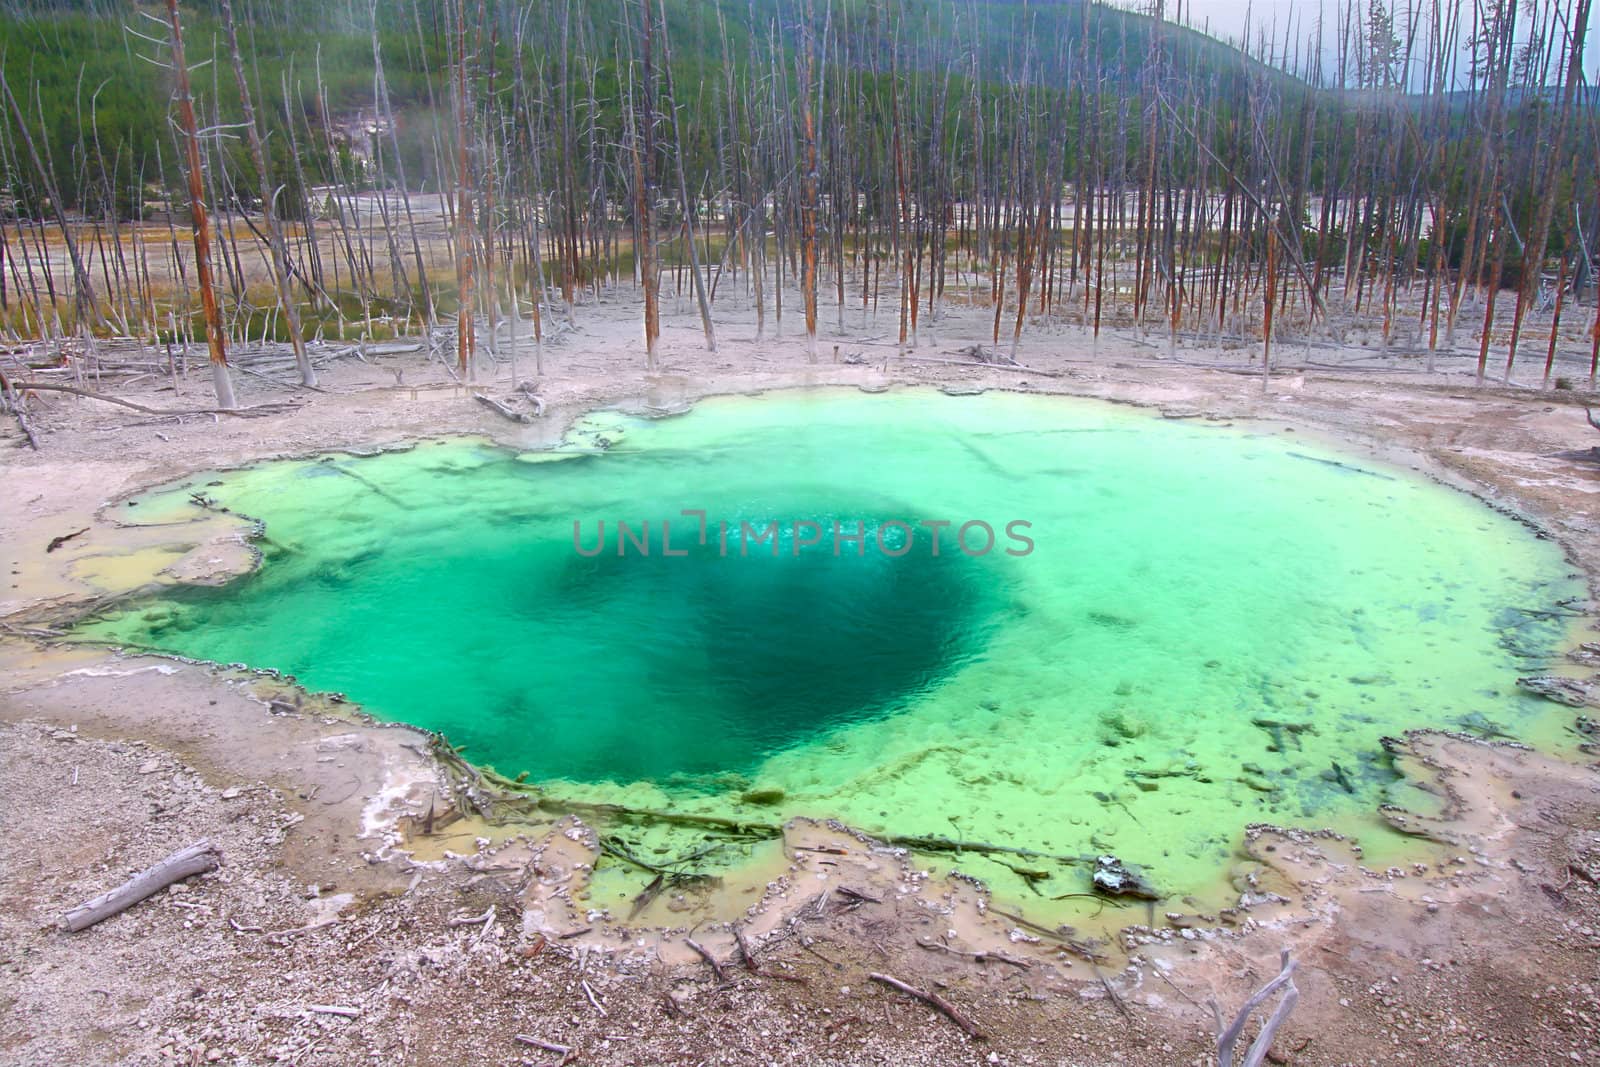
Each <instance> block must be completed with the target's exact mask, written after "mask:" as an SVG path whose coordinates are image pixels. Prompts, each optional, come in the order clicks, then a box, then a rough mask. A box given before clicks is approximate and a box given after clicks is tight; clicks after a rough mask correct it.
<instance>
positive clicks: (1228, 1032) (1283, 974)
mask: <svg viewBox="0 0 1600 1067" xmlns="http://www.w3.org/2000/svg"><path fill="white" fill-rule="evenodd" d="M1280 959H1281V961H1282V970H1280V971H1279V972H1278V976H1277V977H1276V978H1274V979H1273V980H1272V981H1270V982H1268V983H1267V984H1266V985H1264V986H1262V987H1261V988H1260V989H1258V990H1257V991H1256V992H1255V993H1254V994H1253V995H1252V996H1251V997H1250V999H1249V1000H1247V1001H1245V1002H1244V1005H1243V1006H1242V1007H1241V1008H1240V1009H1239V1014H1238V1015H1237V1016H1235V1017H1234V1020H1233V1022H1232V1023H1230V1024H1229V1025H1228V1026H1227V1027H1224V1026H1223V1025H1222V1009H1221V1008H1219V1007H1217V1002H1216V1001H1215V1000H1213V1001H1212V1002H1211V1014H1212V1016H1213V1017H1214V1018H1215V1019H1216V1022H1217V1067H1233V1046H1234V1045H1235V1044H1236V1043H1238V1040H1239V1035H1240V1034H1241V1033H1243V1032H1244V1026H1245V1023H1247V1022H1249V1021H1250V1013H1251V1012H1253V1011H1255V1010H1256V1009H1257V1008H1258V1007H1260V1006H1261V1005H1262V1004H1263V1003H1264V1002H1265V1001H1266V999H1267V998H1268V997H1270V996H1272V994H1273V993H1275V992H1276V991H1277V990H1278V989H1279V988H1282V989H1283V999H1281V1000H1279V1001H1278V1007H1277V1008H1276V1009H1275V1010H1274V1011H1273V1013H1272V1014H1271V1015H1270V1016H1268V1017H1267V1021H1266V1022H1265V1023H1263V1024H1262V1026H1261V1032H1260V1033H1259V1034H1257V1035H1256V1039H1255V1041H1253V1042H1252V1043H1251V1045H1250V1050H1249V1051H1248V1052H1246V1053H1245V1055H1244V1060H1243V1061H1242V1062H1241V1063H1240V1065H1239V1067H1261V1061H1262V1060H1264V1059H1266V1057H1267V1052H1268V1051H1269V1050H1270V1049H1271V1048H1272V1038H1273V1036H1274V1035H1275V1034H1277V1032H1278V1027H1280V1026H1282V1025H1283V1021H1284V1020H1285V1019H1287V1018H1288V1017H1289V1013H1290V1012H1291V1011H1293V1010H1294V1006H1295V1003H1296V1002H1297V1001H1299V999H1300V991H1299V990H1298V989H1296V988H1295V986H1294V966H1295V964H1294V959H1293V957H1291V956H1290V955H1289V950H1288V949H1284V950H1283V955H1282V956H1281V957H1280Z"/></svg>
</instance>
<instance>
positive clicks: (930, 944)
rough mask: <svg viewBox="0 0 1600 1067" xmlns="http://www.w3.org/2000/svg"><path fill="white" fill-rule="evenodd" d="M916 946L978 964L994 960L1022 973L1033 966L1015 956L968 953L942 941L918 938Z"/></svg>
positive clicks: (980, 952)
mask: <svg viewBox="0 0 1600 1067" xmlns="http://www.w3.org/2000/svg"><path fill="white" fill-rule="evenodd" d="M917 944H919V945H921V946H922V947H923V948H925V949H928V950H929V951H930V952H948V953H949V954H950V955H952V956H965V957H966V958H967V959H969V960H976V961H978V962H979V963H988V962H989V961H990V960H994V961H995V962H996V963H1009V964H1011V966H1013V967H1017V968H1020V969H1022V970H1024V971H1027V970H1031V969H1032V968H1033V964H1031V963H1029V962H1028V961H1027V960H1019V959H1017V957H1015V956H1007V955H1006V954H1005V953H1004V952H983V951H978V952H968V951H966V950H965V949H959V948H952V947H951V946H949V945H947V944H945V943H944V942H943V941H929V940H926V939H924V938H920V937H919V938H917Z"/></svg>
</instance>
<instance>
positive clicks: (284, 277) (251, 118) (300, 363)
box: [221, 0, 317, 385]
mask: <svg viewBox="0 0 1600 1067" xmlns="http://www.w3.org/2000/svg"><path fill="white" fill-rule="evenodd" d="M221 8H222V25H223V29H224V30H226V31H227V35H228V55H229V57H230V58H231V59H232V60H233V76H234V80H235V81H236V82H237V84H238V86H239V106H240V108H242V109H243V111H244V128H245V139H246V141H247V142H248V143H249V145H250V158H251V161H252V162H254V163H255V167H256V179H257V182H258V188H259V195H260V198H261V217H262V218H263V219H264V220H265V221H266V224H267V241H268V243H269V244H270V245H271V246H272V279H273V281H274V282H276V283H277V287H278V307H279V308H280V309H281V310H282V311H283V318H284V322H285V323H286V324H287V325H288V327H289V343H290V344H291V345H292V346H293V347H294V365H295V369H296V370H297V371H299V372H300V384H301V385H316V384H317V372H316V371H315V370H314V369H313V368H312V366H311V357H310V356H308V355H306V339H305V334H304V332H303V331H302V329H301V326H300V305H299V303H298V302H297V301H296V300H295V298H294V291H293V288H292V285H291V282H290V268H289V248H288V245H287V243H286V242H285V241H284V237H283V223H282V222H280V221H279V219H278V213H277V211H275V210H274V209H273V200H274V199H275V197H274V195H273V190H272V177H271V173H270V172H269V171H268V170H267V154H266V151H265V149H264V148H263V147H262V143H261V129H260V127H259V126H258V125H257V123H256V109H255V103H254V102H253V101H252V99H251V97H250V83H249V81H248V80H247V79H246V78H245V76H244V59H243V58H242V57H241V56H240V55H239V32H238V29H237V27H235V25H234V19H233V0H221Z"/></svg>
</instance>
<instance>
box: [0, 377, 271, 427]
mask: <svg viewBox="0 0 1600 1067" xmlns="http://www.w3.org/2000/svg"><path fill="white" fill-rule="evenodd" d="M11 384H12V386H13V387H14V388H17V389H32V390H42V391H44V392H50V393H70V394H71V395H73V396H81V397H85V398H87V399H89V400H100V401H103V402H104V403H107V404H115V405H117V406H118V407H123V408H129V409H130V410H133V411H137V412H139V413H140V414H142V415H165V416H168V417H171V416H175V415H232V416H233V417H234V418H237V419H254V418H259V417H260V416H262V415H276V414H278V413H280V412H284V411H298V410H299V408H300V405H298V404H286V403H278V404H256V405H254V406H252V407H247V408H185V409H170V408H151V407H146V406H145V405H143V404H135V403H134V402H133V401H131V400H123V399H122V398H121V397H116V396H107V395H106V394H105V393H96V392H93V391H91V390H88V389H78V388H74V387H73V386H70V385H52V384H51V383H49V382H12V383H11Z"/></svg>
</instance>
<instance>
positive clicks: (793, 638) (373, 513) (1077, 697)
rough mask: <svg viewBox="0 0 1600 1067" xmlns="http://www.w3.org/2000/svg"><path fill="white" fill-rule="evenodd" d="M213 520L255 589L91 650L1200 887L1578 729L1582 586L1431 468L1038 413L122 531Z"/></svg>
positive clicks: (622, 441) (413, 472) (388, 489)
mask: <svg viewBox="0 0 1600 1067" xmlns="http://www.w3.org/2000/svg"><path fill="white" fill-rule="evenodd" d="M199 507H206V508H211V509H215V508H227V509H230V510H231V511H232V512H234V513H238V514H241V515H247V516H251V517H253V518H255V519H257V520H260V522H261V523H262V524H264V535H263V537H262V539H261V541H260V542H259V544H260V547H261V550H262V554H263V559H262V564H261V566H260V567H259V569H258V570H257V571H256V572H255V573H253V574H251V575H249V576H247V577H244V578H241V579H238V580H236V581H234V582H231V583H229V584H227V585H225V586H223V587H220V588H195V587H177V588H172V589H169V590H167V591H165V592H163V593H162V594H161V595H160V596H159V597H156V598H153V599H149V600H146V601H142V602H139V603H136V604H133V605H131V606H125V607H124V608H123V609H122V610H120V611H119V612H118V613H116V614H112V615H108V616H105V617H102V618H100V619H97V620H95V621H93V622H91V623H90V624H88V625H87V626H85V627H84V628H83V632H84V633H85V634H87V635H89V636H93V637H97V638H102V639H108V640H113V641H117V642H122V643H128V644H134V645H139V646H144V647H152V648H157V649H162V650H167V651H171V652H175V653H180V654H183V655H186V656H192V657H197V658H201V659H209V660H216V661H220V662H240V663H245V664H249V665H251V666H254V667H271V668H276V669H279V670H282V671H284V672H286V673H289V674H293V675H295V676H296V677H297V678H298V679H299V680H300V681H301V682H302V683H304V684H306V685H308V686H310V687H312V688H315V689H323V690H335V691H341V692H344V693H346V694H348V695H349V696H350V697H351V698H352V699H354V700H356V701H358V702H360V703H361V704H362V705H364V706H365V707H366V708H367V709H368V710H370V711H372V712H373V713H374V714H377V715H380V716H383V717H386V718H392V719H396V720H401V721H405V722H410V723H414V724H417V725H420V726H424V727H428V728H430V729H435V730H441V731H443V732H444V733H445V734H446V735H447V736H448V737H449V738H450V739H451V740H452V741H454V742H456V743H458V744H462V745H464V746H466V749H467V754H468V756H469V758H472V759H475V760H477V761H479V762H481V763H486V764H492V765H493V766H494V767H496V768H497V769H498V770H500V771H501V772H503V773H505V774H508V775H516V774H519V773H522V772H526V773H528V774H529V775H530V777H531V778H532V780H535V781H539V782H545V783H549V784H550V785H551V787H552V788H553V789H557V790H560V791H563V792H567V793H582V794H583V795H585V796H587V797H589V798H591V799H599V800H609V801H616V802H620V803H627V804H633V805H636V806H640V807H653V808H658V807H676V808H679V809H684V810H690V811H703V812H708V813H721V814H730V813H742V814H743V815H744V816H746V817H754V816H756V815H758V814H759V816H760V817H761V818H763V819H773V818H777V817H780V816H784V815H790V814H814V815H828V816H837V817H839V818H842V819H844V820H846V821H848V822H850V823H852V824H855V825H859V826H863V827H866V828H870V829H876V830H882V831H886V832H897V833H904V834H931V835H947V836H950V837H958V838H965V839H977V840H985V841H991V842H996V843H1001V844H1006V845H1014V846H1018V847H1022V848H1034V849H1040V850H1044V851H1048V852H1054V853H1070V854H1081V853H1091V852H1100V851H1107V850H1109V851H1115V852H1116V853H1118V854H1119V855H1121V856H1123V857H1124V858H1127V859H1130V860H1136V861H1142V862H1144V863H1146V864H1148V865H1149V867H1150V868H1151V870H1152V871H1153V872H1154V873H1155V875H1156V877H1157V878H1158V880H1159V881H1160V882H1161V884H1162V885H1163V887H1164V888H1166V889H1168V890H1171V891H1174V892H1182V891H1185V890H1187V889H1193V888H1196V887H1200V886H1204V885H1206V884H1208V883H1210V882H1211V881H1212V880H1213V879H1214V878H1215V877H1216V875H1217V874H1218V872H1219V871H1220V870H1221V869H1223V867H1224V866H1225V865H1226V863H1227V862H1228V860H1229V858H1230V856H1231V854H1232V847H1233V845H1234V843H1235V842H1236V841H1237V839H1238V835H1239V831H1240V830H1241V828H1242V827H1243V826H1244V825H1245V824H1246V823H1248V822H1254V821H1272V822H1281V823H1289V824H1301V825H1308V824H1310V825H1318V826H1321V825H1334V826H1339V827H1343V828H1346V829H1352V828H1354V829H1363V828H1365V829H1366V830H1367V832H1368V833H1369V834H1375V833H1376V829H1375V825H1374V824H1372V823H1371V822H1370V819H1371V812H1372V811H1373V810H1374V809H1375V808H1376V806H1377V805H1378V804H1379V803H1381V802H1383V801H1384V800H1386V799H1388V798H1389V791H1390V789H1391V787H1392V786H1393V785H1394V782H1395V775H1394V773H1393V771H1392V770H1391V769H1390V768H1389V766H1388V765H1387V763H1386V761H1385V757H1384V753H1383V750H1382V748H1381V745H1380V738H1382V737H1383V736H1384V735H1387V734H1395V733H1398V732H1400V731H1403V730H1405V729H1409V728H1413V727H1446V728H1452V729H1468V730H1475V731H1477V732H1480V733H1489V734H1502V733H1503V734H1505V735H1511V736H1517V737H1520V738H1523V739H1527V740H1533V741H1548V740H1549V739H1551V738H1552V737H1554V736H1555V733H1556V731H1557V730H1558V729H1559V726H1558V721H1559V712H1558V711H1553V710H1552V706H1551V705H1548V704H1545V703H1543V702H1540V701H1536V700H1533V699H1531V698H1528V697H1525V696H1522V695H1520V694H1519V693H1518V692H1517V691H1516V689H1515V678H1516V676H1517V675H1518V674H1519V673H1528V671H1529V670H1530V665H1532V666H1533V667H1535V668H1536V666H1537V665H1538V664H1539V663H1541V662H1543V661H1545V660H1547V659H1549V658H1551V657H1552V656H1553V655H1554V654H1555V653H1556V651H1557V650H1558V648H1559V646H1560V645H1561V643H1562V641H1563V640H1564V639H1565V636H1566V634H1565V627H1564V622H1565V619H1564V618H1563V613H1562V612H1560V611H1557V610H1553V609H1554V608H1555V607H1556V605H1558V604H1560V603H1561V602H1562V601H1563V600H1564V599H1565V598H1568V597H1573V596H1578V595H1581V594H1582V592H1583V588H1582V585H1581V583H1580V582H1579V581H1578V580H1577V578H1576V576H1574V575H1573V574H1571V573H1570V571H1571V568H1570V567H1569V566H1568V565H1567V564H1566V562H1565V561H1564V560H1563V558H1562V556H1561V554H1560V552H1559V550H1558V549H1557V548H1556V547H1555V546H1554V545H1553V544H1551V543H1550V542H1548V541H1544V540H1540V539H1538V538H1537V537H1535V536H1534V535H1533V534H1532V533H1531V532H1530V531H1529V530H1528V529H1526V528H1524V527H1523V526H1522V525H1520V524H1518V523H1517V522H1515V521H1513V520H1512V519H1510V518H1507V517H1505V516H1502V515H1500V514H1497V513H1495V512H1493V511H1491V510H1490V509H1488V508H1486V507H1484V506H1483V505H1482V504H1480V503H1479V502H1477V501H1475V500H1473V499H1471V498H1470V497H1468V496H1466V495H1464V494H1460V493H1457V492H1454V491H1451V490H1448V489H1445V488H1442V487H1439V486H1437V485H1434V484H1432V483H1430V482H1428V481H1427V480H1425V479H1422V478H1419V477H1416V476H1415V475H1413V474H1411V473H1409V472H1404V471H1401V470H1397V469H1390V468H1385V467H1381V466H1379V465H1376V464H1373V463H1370V462H1367V461H1364V460H1360V459H1355V458H1352V457H1349V456H1345V455H1341V454H1339V453H1336V452H1333V451H1330V450H1328V449H1327V448H1326V447H1323V446H1319V445H1313V444H1309V443H1307V442H1305V441H1303V440H1299V439H1298V438H1297V435H1295V434H1292V433H1265V432H1256V431H1252V430H1249V429H1240V428H1230V427H1222V426H1214V425H1207V424H1204V423H1201V422H1197V421H1167V420H1161V419H1157V418H1153V417H1151V416H1149V415H1148V414H1144V413H1139V412H1134V411H1129V410H1125V409H1119V408H1113V407H1109V406H1105V405H1100V404H1096V403H1094V402H1089V401H1076V400H1065V399H1060V398H1044V397H1030V396H1024V395H1018V394H989V395H984V396H980V397H960V398H956V397H947V396H944V395H942V394H938V393H934V392H928V391H920V390H908V391H903V392H896V393H891V394H886V395H875V396H874V395H866V394H861V393H857V392H853V391H843V390H825V391H807V392H784V393H778V394H773V395H769V396H762V397H753V398H752V397H738V398H721V399H713V400H707V401H704V402H702V403H701V404H699V405H698V406H696V407H695V408H694V409H693V410H692V411H691V412H689V413H687V414H684V415H681V416H676V417H672V418H666V419H656V420H650V419H644V418H636V417H632V416H628V415H624V414H620V413H616V412H602V413H598V414H595V415H592V416H589V417H588V418H586V419H584V420H581V421H580V422H579V423H578V424H577V426H576V427H575V428H574V429H573V431H572V432H571V433H570V434H569V435H568V436H567V439H566V440H565V442H564V443H563V444H562V445H561V446H559V447H558V448H556V449H553V450H551V451H548V452H531V453H521V454H518V453H516V452H514V451H509V450H505V449H501V448H497V447H493V446H490V445H488V444H485V443H482V442H475V441H459V440H456V441H438V442H426V443H423V444H421V445H419V446H417V447H416V448H413V449H411V450H408V451H404V452H393V453H386V454H383V455H379V456H375V457H368V458H355V457H351V456H346V455H330V456H321V457H316V458H312V459H306V460H297V461H278V462H271V463H265V464H262V465H260V466H257V467H253V468H249V469H245V470H237V471H229V472H225V473H217V474H215V475H210V476H204V477H197V478H191V479H188V480H186V481H185V482H183V483H182V484H180V485H175V486H168V487H164V488H162V489H159V490H156V491H153V492H151V493H148V494H145V495H144V496H143V497H140V498H138V499H137V500H135V501H133V502H131V505H124V506H123V507H122V509H121V511H120V514H121V515H122V516H123V517H124V521H133V517H134V516H135V515H137V516H138V519H139V521H141V522H181V521H183V520H184V519H185V518H187V517H190V516H192V515H195V514H199V512H198V510H197V509H198V508H199ZM1364 820H1368V821H1364ZM988 866H989V867H990V868H991V869H990V870H988V871H986V872H985V876H986V877H994V876H996V875H997V874H998V875H999V876H1000V877H1002V878H1004V877H1005V876H1006V875H1005V874H1004V873H1003V872H1002V871H1001V869H1000V868H998V867H996V866H995V865H993V864H989V865H988ZM1019 884H1020V883H1019ZM1062 888H1073V887H1072V886H1070V885H1060V884H1058V889H1062Z"/></svg>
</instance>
